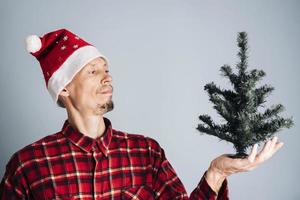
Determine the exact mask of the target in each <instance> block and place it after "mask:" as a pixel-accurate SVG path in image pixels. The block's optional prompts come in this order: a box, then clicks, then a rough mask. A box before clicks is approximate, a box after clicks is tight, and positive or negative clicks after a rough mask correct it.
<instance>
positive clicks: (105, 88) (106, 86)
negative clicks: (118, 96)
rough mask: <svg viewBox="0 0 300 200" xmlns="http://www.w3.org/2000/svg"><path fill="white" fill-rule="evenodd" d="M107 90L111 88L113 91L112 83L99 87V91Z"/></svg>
mask: <svg viewBox="0 0 300 200" xmlns="http://www.w3.org/2000/svg"><path fill="white" fill-rule="evenodd" d="M106 90H111V91H112V92H113V91H114V88H113V86H112V85H104V86H102V87H101V88H99V89H98V91H97V93H101V92H103V91H106Z"/></svg>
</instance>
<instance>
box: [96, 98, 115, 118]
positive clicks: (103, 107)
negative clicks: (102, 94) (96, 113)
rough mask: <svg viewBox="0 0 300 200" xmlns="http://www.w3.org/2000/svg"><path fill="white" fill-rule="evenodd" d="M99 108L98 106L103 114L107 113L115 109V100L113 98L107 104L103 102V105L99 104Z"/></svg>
mask: <svg viewBox="0 0 300 200" xmlns="http://www.w3.org/2000/svg"><path fill="white" fill-rule="evenodd" d="M97 108H98V109H97V110H99V109H100V112H101V114H102V115H103V114H105V113H107V112H109V111H112V110H113V109H114V102H113V101H112V100H109V101H108V102H106V103H105V104H102V105H100V104H98V105H97Z"/></svg>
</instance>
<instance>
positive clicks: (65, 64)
mask: <svg viewBox="0 0 300 200" xmlns="http://www.w3.org/2000/svg"><path fill="white" fill-rule="evenodd" d="M26 49H27V51H28V52H30V53H31V54H32V55H33V56H35V57H36V59H37V60H38V61H39V62H40V65H41V68H42V71H43V74H44V77H45V81H46V86H47V89H48V91H49V93H50V95H51V96H52V98H53V100H54V101H55V102H57V100H58V95H59V93H60V92H61V91H62V90H63V88H64V87H65V86H66V85H67V84H68V83H70V82H71V81H72V79H73V77H74V76H75V75H76V74H77V73H78V72H79V71H80V70H81V69H82V68H83V67H84V66H85V65H86V64H87V63H88V62H90V61H91V60H93V59H95V58H97V57H102V58H104V59H105V60H106V62H107V58H106V57H105V56H103V55H102V54H101V53H100V52H99V51H98V50H97V49H96V48H95V47H94V46H93V45H91V44H89V43H87V42H86V41H84V40H83V39H81V38H80V37H78V36H77V35H75V34H74V33H72V32H70V31H68V30H66V29H60V30H56V31H53V32H50V33H47V34H45V35H44V36H43V37H38V36H36V35H30V36H28V37H27V38H26Z"/></svg>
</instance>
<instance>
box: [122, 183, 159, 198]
mask: <svg viewBox="0 0 300 200" xmlns="http://www.w3.org/2000/svg"><path fill="white" fill-rule="evenodd" d="M121 199H122V200H131V199H134V200H154V199H155V196H154V192H153V190H152V189H151V188H150V187H149V186H147V185H142V186H132V187H126V188H124V189H123V190H122V198H121Z"/></svg>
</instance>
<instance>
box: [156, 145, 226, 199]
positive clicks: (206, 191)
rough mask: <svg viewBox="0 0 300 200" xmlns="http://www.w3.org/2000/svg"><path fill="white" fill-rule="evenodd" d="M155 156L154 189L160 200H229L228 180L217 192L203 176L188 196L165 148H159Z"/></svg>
mask: <svg viewBox="0 0 300 200" xmlns="http://www.w3.org/2000/svg"><path fill="white" fill-rule="evenodd" d="M152 157H153V163H152V164H153V166H154V170H155V171H156V172H157V173H155V172H154V173H153V190H154V193H155V195H156V199H159V200H170V199H172V200H173V199H179V200H188V199H191V200H228V199H229V198H228V188H227V180H226V179H225V180H224V182H223V184H222V186H221V188H220V190H219V193H218V194H216V193H215V192H214V191H213V190H212V189H211V187H210V186H209V185H208V183H207V182H206V180H205V176H204V175H205V174H204V175H203V176H202V178H201V180H200V182H199V184H198V186H197V187H196V188H195V189H194V191H193V192H192V193H191V195H190V197H188V195H187V192H186V190H185V188H184V185H183V183H182V182H181V180H180V179H179V178H178V176H177V174H176V172H175V170H174V169H173V167H172V166H171V164H170V163H169V161H168V160H167V158H166V156H165V153H164V150H163V149H162V148H159V149H158V151H157V152H156V153H155V155H154V156H152Z"/></svg>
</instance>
